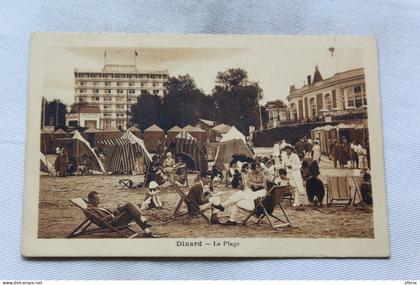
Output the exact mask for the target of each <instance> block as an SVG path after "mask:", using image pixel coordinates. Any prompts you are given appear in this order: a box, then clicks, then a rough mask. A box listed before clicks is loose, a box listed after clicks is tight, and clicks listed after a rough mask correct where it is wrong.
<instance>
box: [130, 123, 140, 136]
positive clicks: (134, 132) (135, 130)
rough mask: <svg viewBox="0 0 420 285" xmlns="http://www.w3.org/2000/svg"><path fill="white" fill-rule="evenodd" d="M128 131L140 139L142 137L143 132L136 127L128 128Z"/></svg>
mask: <svg viewBox="0 0 420 285" xmlns="http://www.w3.org/2000/svg"><path fill="white" fill-rule="evenodd" d="M128 130H129V131H130V132H131V133H132V134H133V135H135V136H136V137H138V138H139V137H140V136H141V130H140V129H139V128H137V127H136V126H131V127H129V128H128Z"/></svg>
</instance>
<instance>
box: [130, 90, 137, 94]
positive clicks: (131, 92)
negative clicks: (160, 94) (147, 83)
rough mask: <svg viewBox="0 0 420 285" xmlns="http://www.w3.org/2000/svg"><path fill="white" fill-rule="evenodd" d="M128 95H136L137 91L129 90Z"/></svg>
mask: <svg viewBox="0 0 420 285" xmlns="http://www.w3.org/2000/svg"><path fill="white" fill-rule="evenodd" d="M128 93H130V94H136V90H128Z"/></svg>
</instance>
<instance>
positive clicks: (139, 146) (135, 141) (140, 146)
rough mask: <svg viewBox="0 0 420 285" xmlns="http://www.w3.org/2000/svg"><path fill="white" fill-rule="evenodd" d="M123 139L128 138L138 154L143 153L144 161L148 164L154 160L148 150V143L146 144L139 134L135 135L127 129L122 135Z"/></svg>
mask: <svg viewBox="0 0 420 285" xmlns="http://www.w3.org/2000/svg"><path fill="white" fill-rule="evenodd" d="M121 138H122V139H128V140H129V141H130V142H131V144H132V146H133V148H134V152H135V153H136V155H137V156H138V155H141V156H142V157H144V163H145V164H146V165H149V163H150V162H151V161H152V156H151V155H150V153H149V152H148V151H147V148H146V145H145V144H144V141H143V140H142V139H140V138H138V137H137V136H135V135H134V134H133V133H132V132H131V131H130V130H127V131H126V132H125V133H124V134H123V135H122V137H121Z"/></svg>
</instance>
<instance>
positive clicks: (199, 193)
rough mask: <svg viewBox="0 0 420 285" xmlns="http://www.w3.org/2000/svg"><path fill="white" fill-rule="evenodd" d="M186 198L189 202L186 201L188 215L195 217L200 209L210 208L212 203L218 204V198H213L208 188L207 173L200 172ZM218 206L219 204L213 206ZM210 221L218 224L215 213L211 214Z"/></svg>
mask: <svg viewBox="0 0 420 285" xmlns="http://www.w3.org/2000/svg"><path fill="white" fill-rule="evenodd" d="M187 197H188V200H189V201H191V203H187V209H188V215H189V216H190V217H195V216H197V215H198V214H199V212H200V211H205V210H208V209H211V207H212V206H213V203H214V204H219V200H214V197H212V193H211V189H210V179H209V178H208V177H207V173H205V172H203V173H201V174H200V179H199V180H198V182H197V183H195V184H194V185H193V186H192V187H191V188H190V190H189V191H188V194H187ZM197 206H198V207H197ZM214 207H216V208H217V207H219V206H217V205H216V206H214ZM210 222H211V223H212V224H218V223H219V220H218V219H217V214H213V215H212V217H211V219H210Z"/></svg>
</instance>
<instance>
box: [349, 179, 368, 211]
mask: <svg viewBox="0 0 420 285" xmlns="http://www.w3.org/2000/svg"><path fill="white" fill-rule="evenodd" d="M348 179H349V180H351V181H352V182H353V184H354V187H355V189H354V194H353V206H356V205H360V206H362V208H364V206H365V205H364V203H363V201H362V200H363V199H362V193H361V191H360V187H361V185H362V183H363V178H362V177H360V176H350V177H348ZM357 198H358V200H357ZM357 201H359V203H357Z"/></svg>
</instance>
